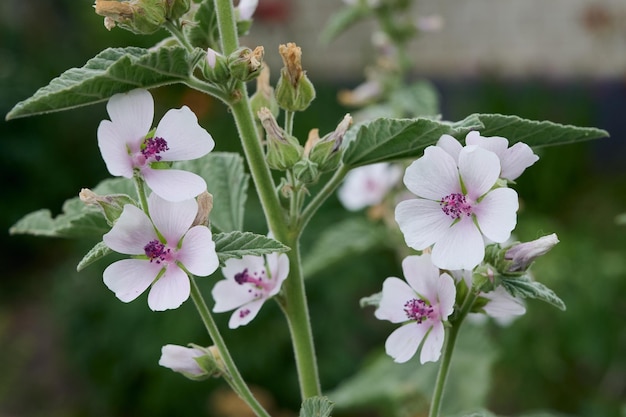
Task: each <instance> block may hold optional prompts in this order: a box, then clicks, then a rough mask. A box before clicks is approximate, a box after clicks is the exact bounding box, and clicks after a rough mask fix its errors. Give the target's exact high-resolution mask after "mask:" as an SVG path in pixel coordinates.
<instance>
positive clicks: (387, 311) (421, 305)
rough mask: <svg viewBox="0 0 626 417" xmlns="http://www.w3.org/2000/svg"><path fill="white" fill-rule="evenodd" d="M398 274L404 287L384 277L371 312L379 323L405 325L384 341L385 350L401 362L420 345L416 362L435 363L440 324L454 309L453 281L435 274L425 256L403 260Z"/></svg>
mask: <svg viewBox="0 0 626 417" xmlns="http://www.w3.org/2000/svg"><path fill="white" fill-rule="evenodd" d="M402 271H403V273H404V277H405V279H406V281H407V282H408V285H407V283H406V282H404V281H402V280H401V279H399V278H395V277H390V278H387V279H386V280H385V282H384V283H383V295H382V299H381V300H380V304H379V306H378V308H377V309H376V312H375V315H376V318H378V319H380V320H389V321H390V322H392V323H406V324H404V325H403V326H402V327H400V328H398V329H396V330H395V331H394V332H393V333H391V335H390V336H389V337H388V338H387V341H386V342H385V351H386V352H387V354H388V355H389V356H391V357H392V358H393V360H394V361H395V362H399V363H402V362H406V361H408V360H409V359H411V358H412V357H413V355H415V353H416V352H417V349H418V348H419V347H420V346H422V350H421V353H420V362H421V363H426V362H436V361H438V360H439V357H440V356H441V348H442V346H443V341H444V336H445V331H444V327H443V323H444V322H445V321H446V320H447V319H448V316H449V315H450V314H452V311H453V309H454V300H455V297H456V288H455V286H454V280H453V279H452V277H451V276H450V275H448V274H446V273H443V274H440V273H439V269H438V268H437V267H436V266H434V265H433V264H432V262H431V257H430V255H429V254H422V255H421V256H408V257H406V258H405V259H404V261H402ZM407 322H408V323H407Z"/></svg>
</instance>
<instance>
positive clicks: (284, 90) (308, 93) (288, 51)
mask: <svg viewBox="0 0 626 417" xmlns="http://www.w3.org/2000/svg"><path fill="white" fill-rule="evenodd" d="M278 52H279V53H280V56H281V57H282V59H283V64H284V67H283V68H282V69H281V70H280V78H279V79H278V83H277V84H276V100H277V101H278V105H279V106H280V107H282V108H283V109H285V110H288V111H302V110H305V109H306V108H307V107H309V105H310V104H311V102H312V101H313V99H314V98H315V87H313V84H312V83H311V81H310V80H309V79H308V77H307V76H306V72H305V71H303V70H302V50H301V49H300V47H298V46H296V44H295V43H291V42H290V43H288V44H287V45H280V46H279V48H278Z"/></svg>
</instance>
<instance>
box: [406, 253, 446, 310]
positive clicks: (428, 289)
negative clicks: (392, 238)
mask: <svg viewBox="0 0 626 417" xmlns="http://www.w3.org/2000/svg"><path fill="white" fill-rule="evenodd" d="M402 273H403V274H404V278H405V279H406V281H407V282H408V283H409V285H410V286H411V287H412V288H413V290H415V292H416V293H417V294H419V295H420V298H425V299H427V300H428V301H429V302H431V303H432V302H434V301H435V300H436V299H437V288H438V287H437V283H438V282H439V268H437V267H436V266H435V265H433V263H432V260H431V259H430V254H428V253H424V254H422V255H421V256H407V257H406V258H404V260H403V261H402Z"/></svg>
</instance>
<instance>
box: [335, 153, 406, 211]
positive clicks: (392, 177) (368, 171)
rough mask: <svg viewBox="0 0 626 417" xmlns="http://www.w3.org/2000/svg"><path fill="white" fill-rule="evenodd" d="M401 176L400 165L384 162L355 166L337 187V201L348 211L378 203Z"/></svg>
mask: <svg viewBox="0 0 626 417" xmlns="http://www.w3.org/2000/svg"><path fill="white" fill-rule="evenodd" d="M401 177H402V170H401V169H400V167H399V166H397V165H392V164H389V163H386V162H381V163H378V164H372V165H365V166H362V167H359V168H355V169H353V170H352V171H350V172H349V173H348V175H346V179H345V180H344V182H343V184H342V186H341V188H339V191H338V196H339V201H341V204H343V206H344V207H345V208H346V209H348V210H350V211H357V210H361V209H362V208H365V207H368V206H374V205H376V204H380V203H381V202H382V201H383V200H384V198H385V196H386V195H387V194H388V193H389V191H390V190H391V189H392V188H393V187H394V186H395V185H396V184H397V183H398V181H399V180H400V178H401Z"/></svg>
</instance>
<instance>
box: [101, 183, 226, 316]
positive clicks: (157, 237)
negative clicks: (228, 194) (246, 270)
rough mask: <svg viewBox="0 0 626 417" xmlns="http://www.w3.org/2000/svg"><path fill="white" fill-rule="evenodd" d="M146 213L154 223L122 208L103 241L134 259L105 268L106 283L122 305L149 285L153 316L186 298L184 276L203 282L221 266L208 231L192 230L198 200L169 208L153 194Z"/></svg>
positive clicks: (135, 210)
mask: <svg viewBox="0 0 626 417" xmlns="http://www.w3.org/2000/svg"><path fill="white" fill-rule="evenodd" d="M148 209H149V213H150V215H151V217H152V220H151V219H150V218H149V217H148V216H147V215H146V213H144V212H143V211H142V210H140V209H139V208H137V207H135V206H133V205H130V204H127V205H125V206H124V211H123V212H122V215H121V216H120V218H119V219H118V220H117V222H116V223H115V225H114V226H113V228H112V229H111V231H110V232H109V233H107V234H105V235H104V236H103V237H102V239H103V240H104V243H105V244H106V245H107V246H108V247H109V248H111V249H113V250H114V251H116V252H119V253H123V254H126V255H132V256H134V258H131V259H123V260H121V261H117V262H115V263H113V264H111V265H109V267H107V268H106V269H105V270H104V283H105V284H106V286H107V287H108V288H109V289H110V290H111V291H113V292H114V293H115V295H116V297H117V298H119V299H120V300H122V301H123V302H125V303H127V302H130V301H132V300H134V299H135V298H137V297H138V296H139V295H140V294H141V293H143V292H144V291H145V290H146V289H147V288H148V287H150V286H151V285H152V288H151V289H150V293H149V294H148V305H149V306H150V308H151V309H152V310H155V311H162V310H167V309H173V308H177V307H179V306H180V305H181V304H182V303H183V302H184V301H185V300H187V298H189V294H190V283H189V277H188V276H187V272H185V270H187V271H189V272H190V273H192V274H195V275H198V276H207V275H210V274H212V273H213V272H214V271H215V270H216V269H217V267H218V266H219V262H218V259H217V254H216V253H215V243H214V242H213V240H212V236H211V231H210V230H209V228H208V227H206V226H193V227H192V223H193V221H194V219H195V217H196V213H197V211H198V204H197V203H196V200H194V199H190V200H185V201H181V202H170V201H167V200H163V199H162V198H160V197H159V196H158V195H156V194H154V193H153V194H151V195H150V197H149V198H148ZM183 268H185V270H183Z"/></svg>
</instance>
